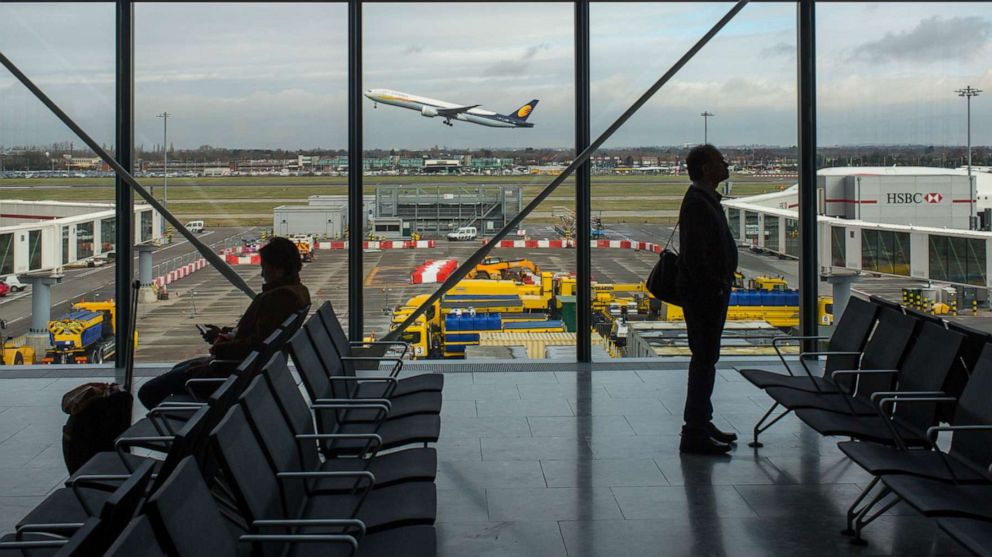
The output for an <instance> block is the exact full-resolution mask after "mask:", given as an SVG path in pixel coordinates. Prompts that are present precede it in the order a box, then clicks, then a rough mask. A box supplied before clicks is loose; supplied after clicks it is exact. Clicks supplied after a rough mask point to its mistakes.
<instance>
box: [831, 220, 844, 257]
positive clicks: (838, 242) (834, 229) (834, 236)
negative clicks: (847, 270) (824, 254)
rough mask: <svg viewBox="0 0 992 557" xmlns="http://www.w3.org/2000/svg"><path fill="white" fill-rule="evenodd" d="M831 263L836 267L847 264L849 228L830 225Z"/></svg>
mask: <svg viewBox="0 0 992 557" xmlns="http://www.w3.org/2000/svg"><path fill="white" fill-rule="evenodd" d="M830 264H831V265H832V266H834V267H846V266H847V229H846V228H843V227H840V226H831V227H830Z"/></svg>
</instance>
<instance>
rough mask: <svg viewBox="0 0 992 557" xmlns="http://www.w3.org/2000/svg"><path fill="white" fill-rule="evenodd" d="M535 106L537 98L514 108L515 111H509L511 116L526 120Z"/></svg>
mask: <svg viewBox="0 0 992 557" xmlns="http://www.w3.org/2000/svg"><path fill="white" fill-rule="evenodd" d="M535 106H537V99H534V100H532V101H530V102H529V103H527V104H525V105H523V106H521V107H520V108H518V109H517V110H516V112H512V113H510V115H509V116H510V117H511V118H516V119H518V120H521V121H523V120H526V119H527V117H528V116H530V113H531V112H533V111H534V107H535Z"/></svg>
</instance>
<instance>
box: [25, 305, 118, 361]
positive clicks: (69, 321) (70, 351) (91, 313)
mask: <svg viewBox="0 0 992 557" xmlns="http://www.w3.org/2000/svg"><path fill="white" fill-rule="evenodd" d="M116 313H117V312H116V306H115V304H114V302H113V300H111V301H107V302H79V303H76V304H73V305H72V311H70V312H69V313H68V315H66V316H65V317H63V318H62V319H56V320H53V321H49V322H48V334H49V338H50V339H51V343H52V348H50V349H49V350H48V352H47V353H46V354H45V357H44V358H42V359H41V362H42V363H46V364H86V363H92V364H101V363H103V362H104V361H106V359H107V358H109V357H111V356H113V355H114V353H115V352H116V349H117V344H116V341H115V339H114V327H115V320H114V319H115V317H116Z"/></svg>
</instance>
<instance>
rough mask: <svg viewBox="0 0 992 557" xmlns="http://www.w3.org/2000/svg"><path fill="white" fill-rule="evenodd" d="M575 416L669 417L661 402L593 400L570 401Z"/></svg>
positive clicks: (651, 400) (652, 400) (653, 400)
mask: <svg viewBox="0 0 992 557" xmlns="http://www.w3.org/2000/svg"><path fill="white" fill-rule="evenodd" d="M568 403H569V404H570V405H571V406H572V410H574V411H575V415H576V416H670V415H671V414H672V413H671V412H669V411H668V408H666V407H665V405H664V404H662V403H661V401H659V400H656V399H614V398H594V399H591V400H587V401H584V400H570V401H568Z"/></svg>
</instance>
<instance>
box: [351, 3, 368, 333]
mask: <svg viewBox="0 0 992 557" xmlns="http://www.w3.org/2000/svg"><path fill="white" fill-rule="evenodd" d="M362 199H363V197H362V3H361V1H359V0H349V2H348V215H349V218H348V221H349V225H348V338H349V339H350V340H353V341H358V340H362V336H363V332H364V328H363V326H362V320H363V317H364V315H363V312H364V311H365V308H364V303H363V294H364V292H363V291H362V288H363V287H364V284H363V280H362V279H363V278H364V270H363V268H362V240H363V239H364V238H362V231H363V229H364V228H365V214H364V211H363V210H362Z"/></svg>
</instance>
